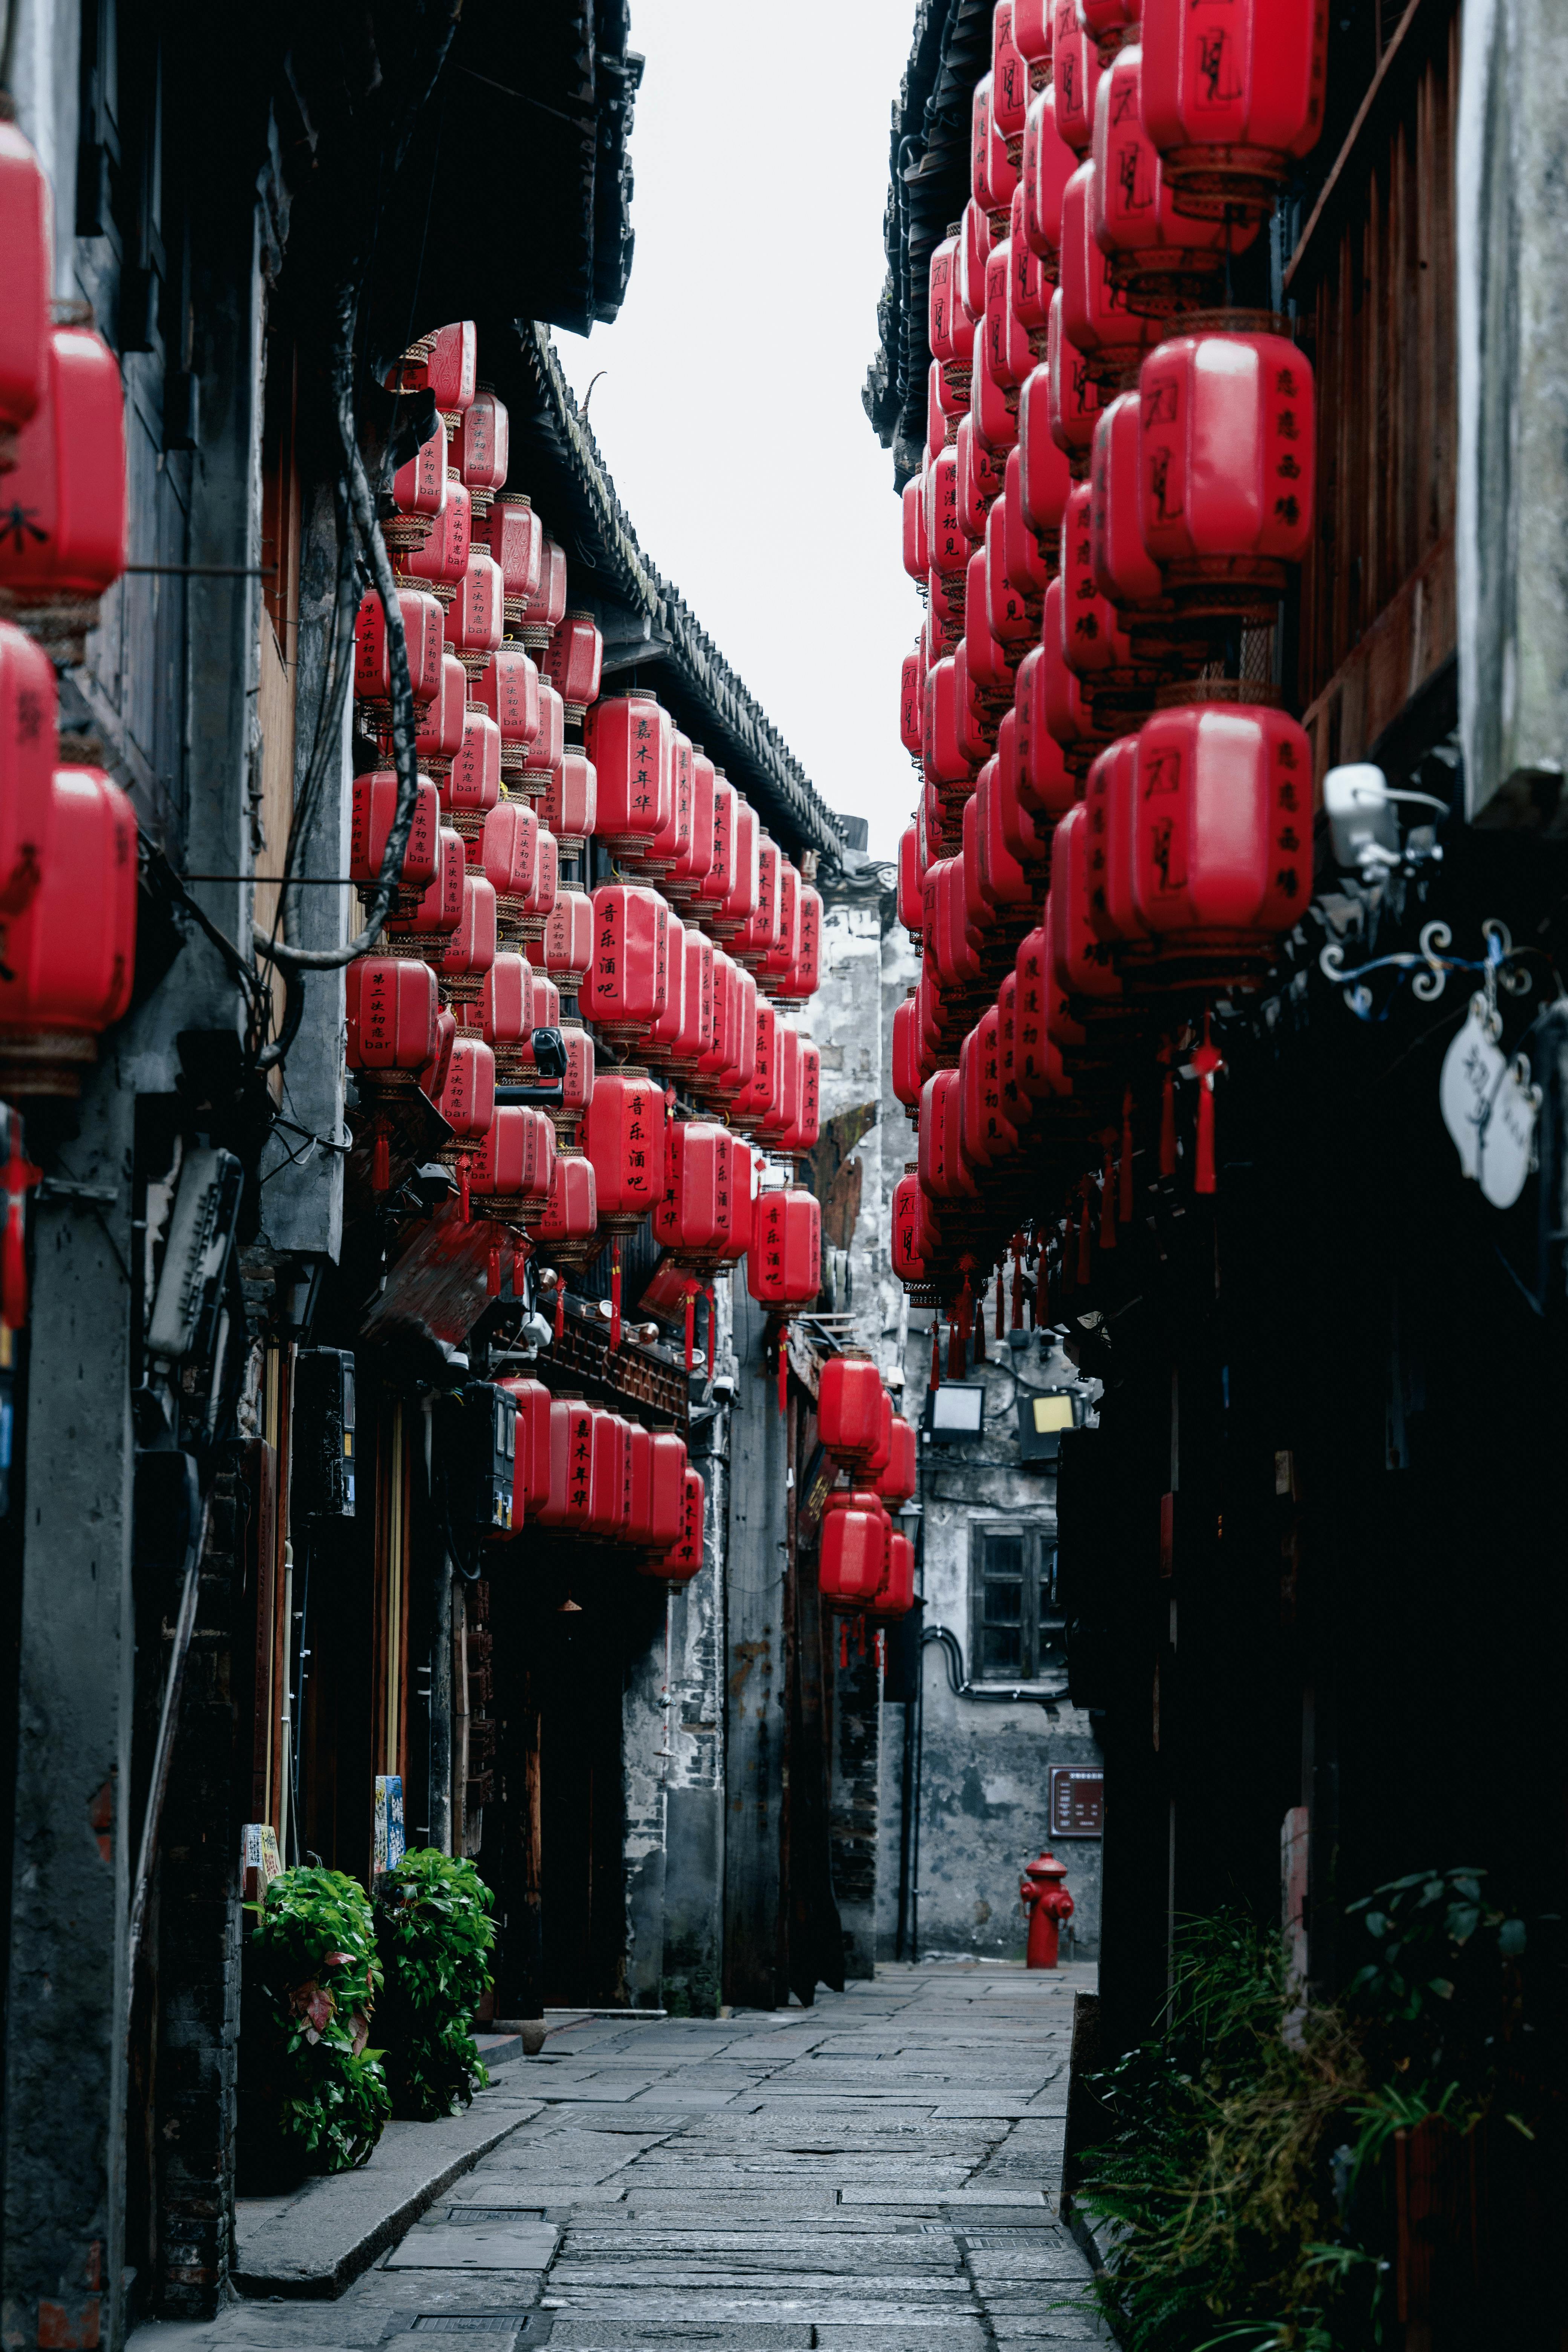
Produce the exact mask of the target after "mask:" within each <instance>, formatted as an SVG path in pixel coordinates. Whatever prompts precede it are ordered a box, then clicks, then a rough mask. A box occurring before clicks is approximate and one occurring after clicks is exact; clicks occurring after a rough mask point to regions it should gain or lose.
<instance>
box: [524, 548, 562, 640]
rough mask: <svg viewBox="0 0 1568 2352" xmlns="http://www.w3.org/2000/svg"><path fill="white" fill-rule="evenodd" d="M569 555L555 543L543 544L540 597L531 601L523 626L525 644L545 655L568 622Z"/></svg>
mask: <svg viewBox="0 0 1568 2352" xmlns="http://www.w3.org/2000/svg"><path fill="white" fill-rule="evenodd" d="M566 595H567V583H566V551H565V549H564V548H563V547H559V546H557V544H556V542H555V541H554V540H552V539H547V540H546V541H545V542H544V554H543V557H542V562H541V565H540V574H539V593H538V595H537V596H534V597H532V598H531V600H530V603H529V607H528V612H527V614H526V616H525V617H524V620H523V624H522V641H523V643H524V645H525V646H531V648H532V650H533V651H534V652H535V653H540V654H542V653H543V651H544V649H545V647H546V646H548V645H549V643H550V640H551V638H552V636H553V635H555V632H556V630H557V629H558V628H559V627H560V625H561V624H562V622H563V620H564V619H565V618H566Z"/></svg>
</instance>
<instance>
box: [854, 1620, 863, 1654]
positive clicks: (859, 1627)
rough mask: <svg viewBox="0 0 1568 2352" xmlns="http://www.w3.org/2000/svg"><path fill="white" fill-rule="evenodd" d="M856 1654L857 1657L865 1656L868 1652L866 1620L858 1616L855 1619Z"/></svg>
mask: <svg viewBox="0 0 1568 2352" xmlns="http://www.w3.org/2000/svg"><path fill="white" fill-rule="evenodd" d="M855 1654H856V1656H857V1657H860V1658H863V1657H864V1656H865V1654H866V1620H865V1619H864V1617H857V1618H856V1620H855Z"/></svg>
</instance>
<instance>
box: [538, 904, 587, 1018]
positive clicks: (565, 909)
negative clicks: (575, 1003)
mask: <svg viewBox="0 0 1568 2352" xmlns="http://www.w3.org/2000/svg"><path fill="white" fill-rule="evenodd" d="M543 958H544V969H545V971H547V972H548V973H549V974H550V977H551V979H552V981H553V982H555V984H556V986H557V988H561V989H563V990H564V991H565V992H566V993H567V995H569V996H575V995H576V993H577V992H578V990H579V989H580V988H581V986H582V984H583V982H584V979H585V978H586V976H587V974H588V971H589V970H590V968H591V966H592V964H593V961H594V902H593V900H592V899H591V898H589V896H588V894H587V892H586V891H585V890H558V891H557V892H556V894H555V904H554V906H553V907H552V908H551V911H550V916H549V919H548V920H547V921H546V923H545V926H544V950H543Z"/></svg>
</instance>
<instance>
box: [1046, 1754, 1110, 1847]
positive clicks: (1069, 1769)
mask: <svg viewBox="0 0 1568 2352" xmlns="http://www.w3.org/2000/svg"><path fill="white" fill-rule="evenodd" d="M1104 1834H1105V1773H1104V1771H1103V1769H1101V1767H1100V1765H1098V1764H1053V1765H1052V1766H1051V1835H1052V1837H1053V1838H1075V1837H1081V1838H1097V1837H1103V1836H1104Z"/></svg>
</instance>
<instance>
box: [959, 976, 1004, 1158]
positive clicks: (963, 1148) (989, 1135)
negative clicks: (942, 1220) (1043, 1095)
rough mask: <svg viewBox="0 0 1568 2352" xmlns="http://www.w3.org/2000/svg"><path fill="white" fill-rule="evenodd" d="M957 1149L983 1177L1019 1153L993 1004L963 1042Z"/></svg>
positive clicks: (960, 1058)
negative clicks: (1004, 1092)
mask: <svg viewBox="0 0 1568 2352" xmlns="http://www.w3.org/2000/svg"><path fill="white" fill-rule="evenodd" d="M958 1077H959V1084H958V1148H959V1150H960V1152H961V1154H962V1156H963V1159H964V1160H965V1161H966V1162H967V1163H968V1165H969V1167H970V1168H971V1169H973V1170H974V1171H977V1172H978V1173H980V1174H982V1175H984V1174H985V1173H987V1172H989V1171H994V1170H995V1169H997V1168H998V1167H1000V1166H1002V1165H1003V1164H1004V1163H1005V1162H1006V1161H1007V1160H1014V1159H1016V1157H1017V1152H1018V1130H1017V1129H1016V1127H1014V1125H1013V1124H1012V1122H1011V1120H1010V1119H1009V1118H1007V1117H1006V1114H1005V1108H1004V1105H1003V1101H1002V1055H1001V1044H1000V1038H999V1034H998V1015H997V1011H996V1007H995V1006H994V1004H993V1005H991V1006H990V1007H989V1008H988V1010H987V1011H986V1012H985V1013H983V1014H982V1015H981V1018H980V1020H979V1021H978V1022H977V1024H975V1026H974V1027H973V1029H972V1030H971V1031H970V1033H969V1034H968V1036H967V1037H966V1038H965V1039H964V1041H963V1047H962V1049H961V1050H960V1054H959V1059H958Z"/></svg>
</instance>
